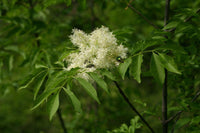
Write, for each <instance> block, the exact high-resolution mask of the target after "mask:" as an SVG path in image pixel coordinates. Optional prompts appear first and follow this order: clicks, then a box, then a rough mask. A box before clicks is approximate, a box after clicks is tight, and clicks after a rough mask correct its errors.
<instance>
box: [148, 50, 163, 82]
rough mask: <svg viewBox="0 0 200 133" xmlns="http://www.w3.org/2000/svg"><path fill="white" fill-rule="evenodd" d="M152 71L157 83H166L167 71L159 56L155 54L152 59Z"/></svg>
mask: <svg viewBox="0 0 200 133" xmlns="http://www.w3.org/2000/svg"><path fill="white" fill-rule="evenodd" d="M150 71H151V74H152V75H153V77H154V78H155V80H156V81H158V82H159V83H160V84H163V83H164V79H165V70H164V67H163V65H162V63H161V61H160V58H159V56H158V55H157V54H155V53H153V55H152V57H151V64H150Z"/></svg>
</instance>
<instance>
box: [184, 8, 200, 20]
mask: <svg viewBox="0 0 200 133" xmlns="http://www.w3.org/2000/svg"><path fill="white" fill-rule="evenodd" d="M199 12H200V8H199V9H198V10H197V11H196V14H197V13H199ZM193 16H194V15H192V16H190V17H188V18H187V19H185V20H184V22H188V21H190V19H192V17H193Z"/></svg>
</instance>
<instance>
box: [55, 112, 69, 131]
mask: <svg viewBox="0 0 200 133" xmlns="http://www.w3.org/2000/svg"><path fill="white" fill-rule="evenodd" d="M57 115H58V118H59V121H60V124H61V127H62V129H63V132H64V133H67V128H66V127H65V123H64V120H63V118H62V114H61V110H60V108H58V110H57Z"/></svg>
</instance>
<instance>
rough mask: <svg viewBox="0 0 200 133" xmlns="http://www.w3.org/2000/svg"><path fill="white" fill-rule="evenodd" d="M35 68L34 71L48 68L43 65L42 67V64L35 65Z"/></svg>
mask: <svg viewBox="0 0 200 133" xmlns="http://www.w3.org/2000/svg"><path fill="white" fill-rule="evenodd" d="M35 68H36V69H39V68H45V69H47V68H48V67H47V66H45V65H42V64H36V65H35Z"/></svg>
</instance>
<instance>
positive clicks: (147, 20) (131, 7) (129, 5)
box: [128, 3, 160, 29]
mask: <svg viewBox="0 0 200 133" xmlns="http://www.w3.org/2000/svg"><path fill="white" fill-rule="evenodd" d="M128 7H129V8H130V9H131V10H132V11H134V12H135V13H137V14H138V15H139V16H141V17H142V18H143V19H144V20H145V21H146V22H147V23H149V24H150V25H151V26H153V27H154V28H155V29H160V28H159V27H158V26H156V25H155V24H153V23H152V22H151V21H150V20H149V19H148V18H147V17H145V16H144V15H143V14H142V13H141V12H139V11H138V10H137V9H136V8H135V7H133V6H132V5H131V4H130V3H128Z"/></svg>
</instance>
